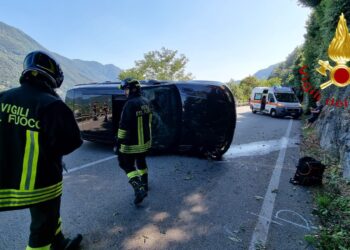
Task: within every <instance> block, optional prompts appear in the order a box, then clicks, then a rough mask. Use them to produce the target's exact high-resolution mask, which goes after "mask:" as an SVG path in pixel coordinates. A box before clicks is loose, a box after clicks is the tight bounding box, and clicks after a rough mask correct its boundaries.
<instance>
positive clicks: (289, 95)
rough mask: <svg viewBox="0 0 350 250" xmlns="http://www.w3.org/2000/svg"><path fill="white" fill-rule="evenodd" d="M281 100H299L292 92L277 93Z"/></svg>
mask: <svg viewBox="0 0 350 250" xmlns="http://www.w3.org/2000/svg"><path fill="white" fill-rule="evenodd" d="M275 96H276V99H277V101H279V102H299V101H298V99H297V97H296V96H295V95H294V94H292V93H275Z"/></svg>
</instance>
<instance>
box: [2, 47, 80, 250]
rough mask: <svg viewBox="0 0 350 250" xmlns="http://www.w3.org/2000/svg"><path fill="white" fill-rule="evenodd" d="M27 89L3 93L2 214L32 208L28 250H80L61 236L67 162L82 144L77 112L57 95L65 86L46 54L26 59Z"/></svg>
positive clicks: (24, 79)
mask: <svg viewBox="0 0 350 250" xmlns="http://www.w3.org/2000/svg"><path fill="white" fill-rule="evenodd" d="M23 66H24V70H23V72H22V75H21V78H20V84H21V86H20V87H18V88H14V89H10V90H8V91H5V92H2V93H0V138H1V139H0V211H6V210H13V209H22V208H29V210H30V214H31V225H30V235H29V242H28V246H27V248H26V249H27V250H35V249H37V250H49V249H55V250H61V249H77V248H78V247H79V245H80V242H81V240H82V236H81V235H80V234H78V235H77V236H76V237H75V238H73V239H68V238H65V237H64V236H63V233H62V231H61V219H60V202H61V195H62V168H63V166H62V164H63V163H62V156H63V155H66V154H69V153H71V152H73V151H74V150H75V149H77V148H78V147H80V145H81V144H82V140H81V138H80V131H79V128H78V127H77V124H76V122H75V119H74V116H73V113H72V111H71V110H70V109H69V108H68V107H67V106H66V105H65V104H64V102H63V101H62V100H61V98H60V97H59V96H58V95H57V94H56V92H55V91H54V89H56V88H59V87H60V86H61V84H62V82H63V73H62V71H61V68H60V66H59V64H57V63H56V61H55V60H54V59H53V58H52V57H51V56H50V55H49V54H47V53H46V52H43V51H33V52H31V53H29V54H28V55H27V56H26V58H25V59H24V63H23Z"/></svg>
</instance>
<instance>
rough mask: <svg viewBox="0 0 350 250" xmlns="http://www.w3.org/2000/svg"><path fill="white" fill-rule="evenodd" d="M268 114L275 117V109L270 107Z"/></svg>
mask: <svg viewBox="0 0 350 250" xmlns="http://www.w3.org/2000/svg"><path fill="white" fill-rule="evenodd" d="M270 115H271V117H276V116H277V113H276V110H274V109H271V112H270Z"/></svg>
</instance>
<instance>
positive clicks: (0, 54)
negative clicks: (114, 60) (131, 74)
mask: <svg viewBox="0 0 350 250" xmlns="http://www.w3.org/2000/svg"><path fill="white" fill-rule="evenodd" d="M34 50H42V51H45V52H48V53H50V54H51V55H52V56H53V57H54V58H55V59H56V60H57V62H58V63H59V64H60V65H61V67H62V71H63V74H64V82H63V84H62V87H61V88H60V89H59V90H58V92H59V93H60V94H64V93H65V92H66V91H67V90H68V89H70V88H71V87H73V86H74V85H76V84H81V83H87V82H104V81H115V80H117V78H118V75H119V73H120V71H121V69H120V68H119V67H117V66H115V65H113V64H106V65H103V64H101V63H99V62H96V61H85V60H81V59H69V58H67V57H64V56H62V55H60V54H58V53H55V52H51V51H49V50H48V49H46V48H45V47H44V46H42V45H41V44H40V43H39V42H37V41H35V40H34V39H33V38H31V37H30V36H29V35H27V34H26V33H24V32H23V31H21V30H19V29H17V28H15V27H12V26H10V25H8V24H6V23H4V22H1V21H0V76H1V78H0V91H1V90H4V89H9V88H13V87H16V86H18V79H19V77H20V74H21V72H22V70H23V66H22V63H23V60H24V57H25V56H26V55H27V54H28V53H29V52H31V51H34Z"/></svg>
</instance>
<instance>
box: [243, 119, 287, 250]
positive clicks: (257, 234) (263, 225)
mask: <svg viewBox="0 0 350 250" xmlns="http://www.w3.org/2000/svg"><path fill="white" fill-rule="evenodd" d="M292 124H293V120H290V121H289V124H288V128H287V132H286V135H285V136H284V137H283V138H282V140H281V143H282V144H281V146H280V148H281V150H280V152H279V154H278V158H277V161H276V165H275V168H274V170H273V173H272V176H271V179H270V183H269V186H268V188H267V190H266V194H265V197H264V202H263V205H262V207H261V210H260V213H259V219H258V222H257V224H256V226H255V229H254V232H253V235H252V239H251V241H250V245H249V250H255V249H256V245H257V244H259V245H261V244H262V245H264V246H265V244H266V240H267V235H268V233H269V227H270V223H271V218H272V212H273V208H274V205H275V200H276V195H277V194H276V193H275V192H273V190H276V189H278V186H279V182H280V177H281V172H282V167H283V162H284V158H285V155H286V149H287V145H288V138H289V135H290V131H291V129H292Z"/></svg>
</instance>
